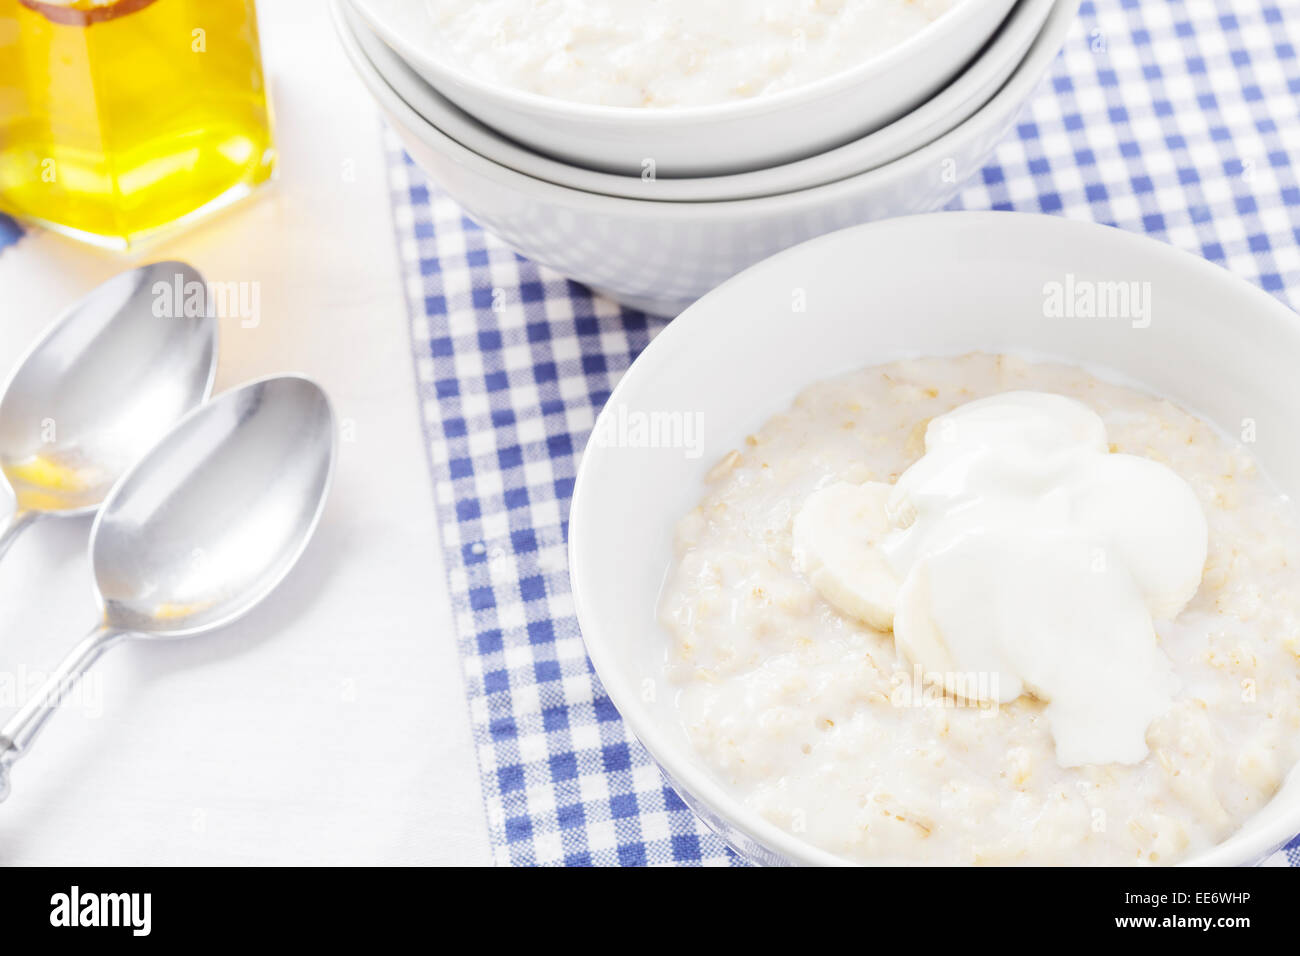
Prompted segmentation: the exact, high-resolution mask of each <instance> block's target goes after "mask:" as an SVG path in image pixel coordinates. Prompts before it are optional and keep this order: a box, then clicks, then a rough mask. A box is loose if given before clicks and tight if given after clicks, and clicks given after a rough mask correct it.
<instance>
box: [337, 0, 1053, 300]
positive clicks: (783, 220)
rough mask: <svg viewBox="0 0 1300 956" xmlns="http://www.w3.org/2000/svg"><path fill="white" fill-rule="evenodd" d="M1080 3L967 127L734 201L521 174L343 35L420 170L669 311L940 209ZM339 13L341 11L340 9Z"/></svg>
mask: <svg viewBox="0 0 1300 956" xmlns="http://www.w3.org/2000/svg"><path fill="white" fill-rule="evenodd" d="M1075 7H1076V3H1075V0H1058V2H1057V5H1056V6H1055V7H1054V8H1053V10H1052V13H1051V16H1049V17H1048V20H1047V23H1046V25H1045V26H1044V27H1043V31H1042V33H1040V34H1039V36H1038V38H1037V39H1036V40H1035V41H1034V44H1033V46H1032V47H1030V50H1029V53H1028V54H1027V55H1026V56H1025V59H1024V61H1023V62H1022V63H1021V64H1020V66H1019V67H1018V68H1017V69H1016V71H1015V73H1013V74H1012V76H1011V78H1010V79H1009V80H1008V81H1007V83H1006V85H1005V86H1003V87H1002V89H1001V90H999V91H998V93H997V94H996V95H995V96H994V97H993V98H992V99H991V100H989V102H988V103H986V104H985V105H984V106H983V107H982V108H981V109H980V110H978V111H977V112H976V113H975V114H974V115H973V116H972V117H971V118H970V119H969V120H967V121H966V122H965V123H962V124H961V125H960V126H958V127H957V128H955V129H953V130H951V131H950V132H948V133H946V134H945V135H943V136H941V137H940V138H939V139H937V140H935V141H934V142H933V143H931V144H929V145H928V146H926V147H924V148H923V149H920V150H918V151H916V152H915V153H910V154H909V155H907V156H905V157H903V158H902V159H899V160H897V161H895V162H892V163H889V164H887V165H885V166H881V167H880V168H878V169H873V170H871V171H869V172H865V173H861V174H859V175H857V176H851V177H849V178H847V179H842V180H840V181H838V182H835V183H830V184H828V185H825V186H817V187H815V188H812V189H805V190H800V191H797V192H791V193H783V194H781V195H779V196H766V197H763V198H760V199H744V200H737V201H734V202H715V203H705V202H700V203H674V202H657V201H651V200H635V199H620V198H615V197H611V196H599V195H595V194H592V193H588V192H583V191H581V190H577V189H568V188H565V187H563V186H557V185H555V184H554V183H548V182H544V181H542V180H540V179H536V178H534V177H531V176H525V175H523V174H522V173H518V172H516V171H515V170H513V169H509V168H508V167H506V166H502V165H501V164H500V163H494V162H492V161H491V160H489V159H487V158H485V157H483V156H480V155H479V154H478V153H475V152H473V151H471V150H468V149H466V148H465V147H463V146H461V145H460V144H459V143H457V142H456V141H455V140H453V139H451V138H450V137H449V136H447V135H446V134H444V133H443V132H442V131H440V130H438V129H437V128H435V127H433V126H431V125H430V124H429V123H428V122H427V121H425V120H424V119H423V118H422V117H421V116H420V115H419V114H418V113H416V112H415V111H414V110H413V109H411V107H410V106H408V105H407V104H406V103H405V102H404V101H403V100H402V98H401V97H399V96H398V95H397V94H396V93H394V92H393V90H392V88H391V87H389V86H388V84H387V83H385V82H384V80H383V77H381V76H380V75H379V73H378V72H377V71H376V70H375V68H374V67H373V66H372V65H371V64H370V61H369V60H367V59H366V58H365V56H364V54H363V53H362V52H361V49H360V47H359V46H358V45H357V42H356V38H355V37H354V36H352V34H351V32H350V31H349V30H347V29H346V28H345V27H346V25H345V24H344V23H342V22H341V20H340V21H339V37H340V39H341V41H342V43H343V46H344V48H345V50H346V52H347V53H348V56H349V58H350V59H351V61H352V64H353V66H354V67H355V68H356V70H357V72H358V74H359V75H360V76H361V79H362V81H363V82H364V83H365V84H366V86H367V87H368V88H369V90H370V92H371V93H372V94H373V95H374V97H375V99H376V100H378V102H379V104H380V106H381V107H382V108H383V110H384V112H385V114H386V115H387V116H388V118H389V120H390V121H391V123H392V125H393V128H394V130H395V131H396V132H397V134H398V136H399V137H400V138H401V140H402V142H403V144H404V145H405V146H406V149H407V150H408V151H409V152H410V154H411V156H412V157H413V158H414V160H415V161H416V163H418V164H419V165H420V167H421V168H422V169H424V171H425V172H426V173H428V174H429V175H430V176H431V177H432V178H433V180H434V181H436V182H437V183H438V185H439V186H441V187H442V188H443V189H445V190H446V191H447V193H448V194H450V195H451V197H452V198H453V199H455V200H456V201H457V202H458V203H459V204H460V205H461V206H462V207H463V208H464V209H465V211H466V212H467V213H468V214H469V216H470V217H471V218H472V219H474V220H475V221H476V222H477V223H479V224H480V225H481V226H483V227H484V228H486V229H488V230H489V231H491V232H493V233H496V235H497V236H499V237H500V238H501V239H502V240H503V241H504V242H506V243H507V244H508V245H509V246H511V247H512V248H513V249H515V250H516V251H518V252H519V253H520V254H521V255H523V256H525V257H527V258H529V259H532V260H533V261H534V262H538V263H540V264H542V265H545V266H549V267H551V268H552V269H554V270H556V271H557V272H559V273H560V274H562V275H565V276H568V277H569V278H572V279H574V280H576V281H578V282H581V283H584V284H586V285H589V286H592V287H594V288H596V289H597V290H599V291H600V292H602V293H604V294H606V295H608V296H610V297H611V298H613V299H616V300H618V301H620V302H622V303H624V304H626V305H629V306H631V307H633V308H639V309H644V310H646V311H648V312H653V313H655V314H658V315H676V314H677V313H678V312H680V311H681V310H682V309H683V308H685V307H686V306H687V305H689V304H690V303H691V302H693V301H694V300H695V299H698V298H699V297H700V296H701V295H703V294H704V293H705V292H707V291H709V290H710V289H712V288H713V287H714V286H716V285H717V284H718V283H720V282H722V281H723V280H724V279H727V278H729V277H731V276H733V275H735V274H736V273H737V272H739V271H740V270H741V269H743V268H745V267H746V266H749V265H752V264H753V263H755V262H758V261H759V260H760V259H764V258H766V257H767V256H770V255H771V254H772V253H774V252H777V251H779V250H781V249H785V248H787V247H789V246H792V245H795V244H796V243H799V242H802V241H804V240H805V239H810V238H812V237H813V236H819V235H822V234H823V233H827V232H831V231H833V230H835V229H841V228H844V227H846V226H851V225H857V224H859V223H863V222H869V221H871V220H874V219H884V218H887V217H890V216H902V215H907V214H909V213H917V212H929V211H931V210H935V209H939V208H942V207H943V205H944V204H945V203H947V202H948V201H949V200H950V199H951V198H952V197H953V196H954V195H955V194H956V192H957V190H958V189H960V188H961V184H962V182H963V181H965V180H966V179H967V178H968V177H970V176H971V175H973V174H974V173H975V172H977V171H978V170H979V168H980V166H981V165H983V163H984V162H985V161H986V160H987V159H988V157H989V156H990V155H991V154H992V152H993V150H994V148H995V147H996V146H997V144H998V142H999V140H1001V139H1002V137H1003V136H1004V135H1005V134H1006V132H1007V130H1008V129H1009V128H1010V127H1011V124H1012V123H1013V122H1014V121H1015V118H1016V115H1017V114H1018V113H1019V112H1020V108H1021V107H1022V106H1023V105H1024V103H1025V101H1026V100H1027V99H1028V98H1029V97H1030V95H1031V94H1032V93H1033V90H1034V88H1035V87H1036V86H1037V84H1038V82H1039V80H1040V79H1042V77H1043V75H1044V74H1045V73H1046V72H1047V69H1048V67H1049V66H1050V65H1051V62H1052V60H1053V59H1054V58H1055V57H1056V54H1057V52H1058V51H1059V49H1060V47H1061V44H1062V42H1063V41H1064V39H1065V36H1066V34H1067V33H1068V32H1069V29H1070V24H1071V23H1072V21H1073V18H1074V11H1075ZM335 12H336V13H338V12H339V11H338V8H337V7H336V8H335Z"/></svg>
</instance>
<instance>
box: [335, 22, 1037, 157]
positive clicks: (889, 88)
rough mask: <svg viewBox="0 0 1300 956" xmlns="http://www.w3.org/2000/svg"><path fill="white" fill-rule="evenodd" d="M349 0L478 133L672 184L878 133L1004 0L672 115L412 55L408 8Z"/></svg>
mask: <svg viewBox="0 0 1300 956" xmlns="http://www.w3.org/2000/svg"><path fill="white" fill-rule="evenodd" d="M352 2H353V4H354V5H355V7H356V9H357V10H358V11H359V12H360V13H361V15H362V16H363V17H365V19H366V21H367V22H368V23H369V24H370V25H371V27H372V28H373V29H374V30H375V32H376V33H378V34H379V36H381V37H382V38H383V39H384V41H385V42H386V43H388V45H389V46H391V47H392V48H393V49H395V50H397V51H398V52H399V53H400V54H401V56H402V58H403V59H405V60H406V61H407V62H408V63H410V65H411V67H412V68H413V69H414V70H415V71H416V72H417V73H419V74H420V75H421V76H422V77H424V79H425V80H427V81H428V82H429V83H430V84H432V85H433V86H434V87H435V88H436V89H437V90H438V92H440V93H441V94H442V95H443V96H445V97H447V98H448V99H449V100H451V101H452V102H453V103H455V104H456V105H457V106H459V107H460V108H461V109H463V110H465V112H467V113H469V114H470V115H472V116H475V117H477V118H478V119H479V120H481V121H482V122H483V123H485V124H487V125H488V126H490V127H492V128H494V129H496V130H498V131H500V132H501V133H504V134H505V135H507V136H509V137H511V138H513V139H516V140H518V141H519V142H521V143H524V144H525V145H527V146H529V147H530V148H532V149H534V150H536V151H538V152H540V153H544V154H546V155H548V156H552V157H555V158H557V159H561V160H563V161H565V162H567V163H570V164H572V165H575V166H584V167H587V168H591V169H600V170H603V171H605V172H614V173H620V174H623V175H633V176H639V175H640V174H641V169H642V163H643V161H644V160H646V159H648V158H649V159H653V160H654V162H655V164H656V167H657V172H658V175H659V176H660V177H661V178H672V177H681V176H688V177H689V176H717V175H726V174H730V173H738V172H745V171H747V170H751V169H762V168H764V167H767V166H775V165H778V164H780V163H786V162H791V161H793V160H796V159H800V158H803V157H805V156H813V155H816V154H817V153H821V152H824V151H826V150H828V149H831V148H834V147H836V146H839V145H841V144H843V143H847V142H849V141H851V140H854V139H857V138H858V137H860V136H863V135H865V134H866V133H869V132H871V131H872V130H875V129H879V128H880V127H882V126H884V125H885V124H887V123H889V122H891V121H892V120H894V119H896V118H897V117H899V116H902V115H903V114H904V113H906V112H908V111H909V110H911V109H913V108H915V107H916V106H917V105H919V104H921V103H924V102H925V101H926V100H927V99H929V98H930V97H931V96H933V95H934V94H935V93H936V92H937V91H939V90H941V89H942V88H943V87H944V86H945V85H946V84H947V83H948V82H949V81H950V80H951V79H952V78H953V77H954V76H956V75H957V74H958V73H959V72H960V71H961V69H962V67H964V66H965V65H966V64H967V63H969V62H970V61H971V60H972V59H973V58H974V57H975V55H976V53H978V52H979V50H980V48H981V47H982V46H984V44H985V43H986V42H987V41H988V39H989V38H990V37H991V36H992V35H993V33H994V31H995V30H996V29H997V27H998V24H1000V23H1001V22H1002V21H1003V19H1004V18H1005V17H1006V15H1007V12H1008V11H1009V10H1010V9H1011V7H1012V5H1013V3H1014V2H1015V0H965V2H963V3H961V4H959V5H958V6H957V7H955V8H954V9H952V10H949V11H948V12H947V13H945V14H944V15H943V16H941V17H939V18H938V19H937V20H935V21H934V22H933V23H932V24H930V25H929V26H928V27H926V28H925V29H924V30H922V31H921V32H920V33H918V34H916V35H915V36H913V37H911V38H910V39H908V40H907V41H905V42H903V43H901V44H899V45H898V46H896V47H894V48H892V49H890V50H889V51H887V52H885V53H883V54H881V55H879V56H876V57H873V58H872V59H870V60H868V61H867V62H865V63H862V64H860V65H859V66H857V67H854V68H853V69H851V70H848V71H846V72H843V73H839V74H837V75H835V76H831V77H828V78H826V79H824V80H821V81H818V82H816V83H810V84H808V85H806V86H801V87H798V88H795V89H791V90H786V91H783V92H780V93H775V94H773V95H771V96H764V97H757V98H755V99H752V100H742V101H740V102H735V103H724V104H717V105H713V106H700V107H691V108H682V109H633V108H627V107H611V106H592V105H587V104H583V103H572V102H567V101H564V100H558V99H553V98H550V97H545V96H539V95H537V94H535V93H528V92H521V91H518V90H513V89H508V88H506V87H504V86H499V85H495V84H492V83H488V82H486V81H484V80H482V79H479V78H478V77H475V76H472V75H470V74H469V73H466V72H464V71H462V70H459V69H457V68H454V67H452V66H450V65H449V64H446V63H443V62H440V61H439V60H437V59H435V58H434V57H432V56H431V55H429V54H428V53H427V52H425V51H423V50H421V49H420V48H419V46H418V45H417V42H416V41H415V40H414V37H416V36H418V34H419V32H420V28H419V25H418V23H417V22H416V21H415V20H414V19H413V18H414V17H420V16H422V14H421V12H420V9H421V8H420V5H419V4H415V3H407V4H404V5H395V4H393V3H391V2H381V0H352Z"/></svg>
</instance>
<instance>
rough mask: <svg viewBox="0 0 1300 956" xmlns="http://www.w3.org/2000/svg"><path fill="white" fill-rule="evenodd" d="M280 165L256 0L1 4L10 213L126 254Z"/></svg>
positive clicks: (0, 95) (2, 144)
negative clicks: (264, 74) (274, 142)
mask: <svg viewBox="0 0 1300 956" xmlns="http://www.w3.org/2000/svg"><path fill="white" fill-rule="evenodd" d="M274 166H275V151H274V148H273V145H272V139H271V116H270V110H269V107H268V104H267V97H266V87H265V83H264V80H263V75H262V62H261V53H260V50H259V45H258V35H257V15H256V10H255V8H254V0H0V211H4V212H8V213H10V214H12V215H15V216H17V217H20V218H23V219H28V220H31V221H34V222H37V223H39V224H41V225H44V226H46V227H48V228H50V229H54V230H57V231H59V232H62V233H65V234H68V235H71V236H75V237H77V238H79V239H84V240H87V241H90V242H94V243H96V244H98V245H102V246H107V247H110V248H115V249H127V248H130V247H131V246H132V245H134V244H136V243H138V242H141V241H143V240H146V239H149V238H152V237H154V236H156V235H158V234H160V233H162V232H163V231H165V230H168V229H170V228H172V227H175V226H177V225H179V224H182V223H187V222H190V221H192V220H194V219H195V218H197V217H199V216H202V215H204V214H206V213H209V212H212V211H214V210H216V209H219V208H221V207H224V206H226V205H228V204H230V203H232V202H234V201H236V200H238V199H240V198H242V197H244V196H246V195H248V194H249V193H251V192H252V191H253V190H254V189H255V188H256V187H257V186H258V185H260V184H262V183H265V182H267V181H268V180H269V179H270V178H271V176H272V173H273V170H274Z"/></svg>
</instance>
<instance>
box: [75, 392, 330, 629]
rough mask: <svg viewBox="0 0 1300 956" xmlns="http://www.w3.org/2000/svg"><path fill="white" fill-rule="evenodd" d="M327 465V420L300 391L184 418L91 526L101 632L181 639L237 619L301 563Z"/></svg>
mask: <svg viewBox="0 0 1300 956" xmlns="http://www.w3.org/2000/svg"><path fill="white" fill-rule="evenodd" d="M333 461H334V425H333V413H332V412H331V410H330V405H329V401H328V399H327V398H326V397H325V393H324V392H323V391H321V389H320V387H319V386H318V385H316V384H315V383H314V382H311V381H309V380H308V379H305V378H298V377H294V376H281V377H278V378H271V379H266V380H263V381H260V382H254V383H253V384H251V385H246V386H244V387H242V388H239V389H236V390H234V391H231V392H226V393H225V394H224V395H220V396H218V397H217V398H216V399H214V400H213V401H211V402H210V403H208V404H207V405H206V406H204V407H203V408H201V409H199V410H198V411H196V412H193V413H191V415H190V416H189V417H188V418H186V419H185V420H184V421H183V422H182V423H181V425H180V426H178V427H177V428H176V429H175V430H174V431H172V432H171V433H170V434H169V435H168V436H167V437H166V438H164V439H163V441H162V442H161V443H159V444H158V446H157V447H155V448H154V449H153V450H152V451H150V452H149V453H148V455H147V456H146V457H145V458H144V459H143V460H142V461H141V463H140V465H139V466H138V467H136V468H134V469H133V470H132V471H131V473H130V474H129V475H127V476H126V477H125V478H124V479H123V480H122V482H121V483H120V484H118V485H117V487H116V488H114V489H113V491H112V494H111V495H110V496H109V497H108V499H107V500H106V501H105V502H104V506H103V508H102V509H101V511H100V513H99V516H98V517H97V518H96V519H95V526H94V528H93V530H92V532H91V567H92V570H93V571H94V575H95V583H96V586H97V587H98V589H99V594H100V598H101V601H102V603H103V608H104V615H105V620H106V621H107V622H108V624H109V625H110V626H111V627H116V628H121V629H122V630H127V631H134V632H137V633H139V634H142V635H148V636H154V637H162V636H167V637H180V636H186V635H189V634H193V633H197V632H198V631H203V630H207V629H210V628H213V627H219V626H221V625H222V624H225V623H228V622H229V621H232V620H234V619H235V618H237V617H239V616H240V615H242V614H244V613H245V612H246V611H248V610H249V609H250V608H251V607H252V606H253V605H255V604H256V603H257V602H258V601H260V600H261V599H262V598H263V597H265V596H266V594H267V593H269V592H270V591H271V590H272V589H273V588H274V587H275V586H276V585H277V584H279V582H280V580H281V579H282V578H283V577H284V575H285V574H286V573H287V572H288V570H289V568H291V567H292V566H293V564H294V562H295V561H297V559H298V556H299V554H301V553H302V549H303V548H304V547H305V546H306V544H307V540H308V539H309V538H310V536H311V533H312V531H313V529H314V528H315V526H316V522H317V520H318V518H319V516H320V510H321V508H322V507H323V505H324V501H325V493H326V490H327V488H328V486H329V482H330V474H331V470H332V466H333Z"/></svg>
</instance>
